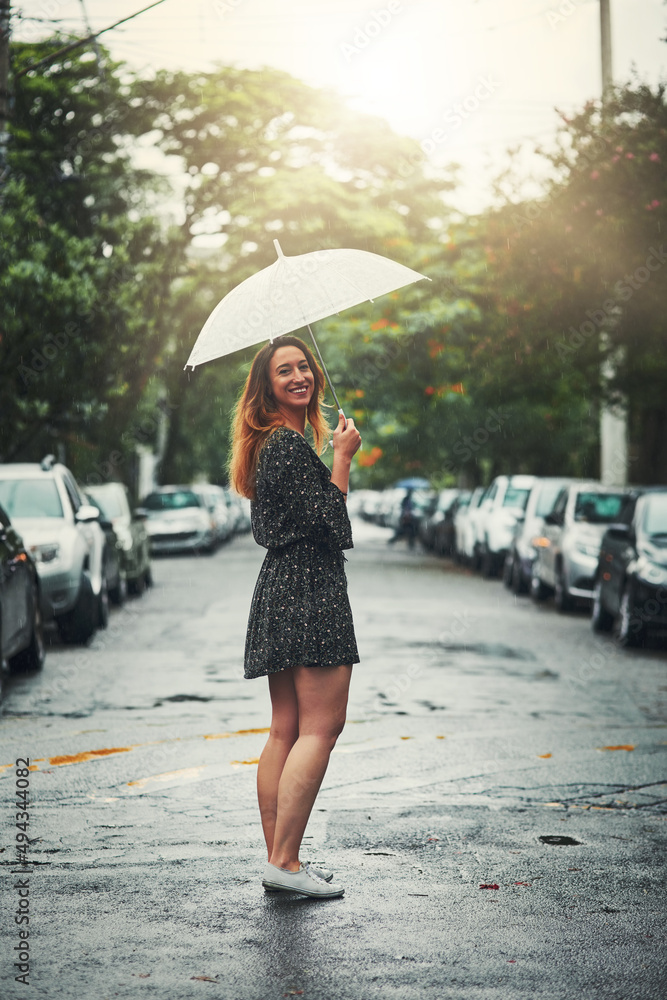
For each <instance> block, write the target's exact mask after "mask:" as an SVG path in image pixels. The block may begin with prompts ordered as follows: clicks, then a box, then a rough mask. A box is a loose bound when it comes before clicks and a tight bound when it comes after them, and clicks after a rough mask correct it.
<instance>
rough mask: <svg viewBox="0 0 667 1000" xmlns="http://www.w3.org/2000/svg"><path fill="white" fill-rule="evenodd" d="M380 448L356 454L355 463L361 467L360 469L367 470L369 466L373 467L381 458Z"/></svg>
mask: <svg viewBox="0 0 667 1000" xmlns="http://www.w3.org/2000/svg"><path fill="white" fill-rule="evenodd" d="M383 454H384V453H383V451H382V448H378V447H377V446H376V447H375V448H371V450H370V451H368V452H364V451H360V452H357V463H358V464H359V465H360V466H361V467H362V469H368V468H370V466H371V465H375V463H376V462H377V461H378V459H380V458H382V455H383Z"/></svg>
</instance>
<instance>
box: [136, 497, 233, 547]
mask: <svg viewBox="0 0 667 1000" xmlns="http://www.w3.org/2000/svg"><path fill="white" fill-rule="evenodd" d="M137 510H138V512H139V514H140V516H141V515H145V516H146V529H147V531H148V536H149V538H150V543H151V552H152V553H153V554H156V553H166V552H204V553H206V554H207V555H210V554H211V553H212V552H213V551H214V549H215V543H216V526H215V521H214V520H213V518H212V517H211V514H210V513H209V511H208V509H207V508H206V504H205V503H204V500H203V498H202V497H201V496H200V495H199V494H198V493H196V492H195V491H194V490H193V489H192V488H191V487H190V486H160V487H158V489H156V490H154V491H153V492H152V493H149V494H148V496H147V497H145V498H144V500H142V502H141V505H140V506H139V507H138V508H137Z"/></svg>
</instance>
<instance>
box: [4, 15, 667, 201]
mask: <svg viewBox="0 0 667 1000" xmlns="http://www.w3.org/2000/svg"><path fill="white" fill-rule="evenodd" d="M148 2H150V0H85V6H86V11H87V15H88V18H89V21H90V23H91V25H92V27H93V29H94V30H98V29H99V28H101V27H104V26H106V25H108V24H111V23H112V22H113V21H116V20H118V19H119V18H121V17H124V16H126V15H127V14H131V13H133V12H134V11H136V10H139V9H140V8H141V7H142V6H146V5H147V4H148ZM12 7H13V9H14V10H15V11H20V12H21V13H22V15H23V16H24V17H25V18H26V20H25V21H22V22H18V21H15V32H14V34H15V37H16V38H17V39H21V38H25V39H27V38H34V37H43V35H44V34H46V33H48V30H49V26H50V24H51V21H50V20H49V19H54V20H55V21H56V26H58V27H60V28H61V29H63V30H68V31H74V32H77V33H83V30H84V22H83V10H82V2H81V0H22V2H21V0H14V2H13V4H12ZM611 9H612V45H613V70H614V79H615V81H616V82H621V81H624V80H627V79H628V78H629V76H630V74H631V71H632V67H633V66H634V67H636V69H637V71H638V73H639V75H640V77H641V78H642V79H644V80H646V81H648V82H651V83H656V82H657V81H658V80H659V79H662V80H667V45H666V44H665V43H664V42H662V41H661V40H660V39H661V38H663V37H665V35H667V6H666V5H665V4H664V3H663V0H611ZM28 18H35V19H44V20H34V21H30V20H27V19H28ZM102 40H103V41H104V44H105V45H106V46H108V47H109V48H110V49H111V51H112V53H113V54H114V56H115V57H117V58H122V59H125V60H127V62H129V63H130V64H132V66H133V67H135V68H137V69H139V70H140V71H141V70H144V71H145V72H146V73H149V72H150V71H151V70H152V69H153V68H156V67H166V68H176V67H181V68H184V69H186V70H197V69H207V68H209V67H210V66H211V65H212V64H213V63H214V62H216V61H219V62H223V63H232V64H235V65H238V66H244V67H250V68H260V67H262V66H265V65H268V66H276V67H278V68H280V69H283V70H287V71H288V72H290V73H292V74H293V75H294V76H296V77H299V78H300V79H302V80H304V81H306V82H307V83H309V84H311V85H313V86H328V87H333V88H335V89H336V90H338V91H339V92H340V93H341V94H343V95H345V96H346V97H347V98H348V99H349V100H350V102H351V103H352V104H353V105H354V106H356V107H358V108H360V109H362V110H364V111H368V112H372V113H375V114H378V115H381V116H382V117H384V118H386V119H387V120H388V121H389V122H390V124H391V125H392V126H393V127H394V129H395V130H396V131H399V132H403V133H405V134H408V135H411V136H414V137H415V138H416V139H418V140H419V141H420V142H423V143H424V148H425V150H426V152H427V153H428V155H429V158H430V159H431V160H432V161H433V162H434V163H436V164H438V163H445V162H448V161H451V160H457V161H458V162H460V163H461V164H462V165H463V166H464V183H463V188H462V190H461V192H460V193H459V196H458V198H457V202H458V204H459V205H460V206H461V207H462V208H464V209H466V210H469V211H476V210H478V209H480V208H482V207H483V206H484V204H486V203H488V200H489V179H490V177H491V176H492V174H493V172H494V170H495V169H497V167H498V166H499V164H500V162H501V160H502V153H503V151H504V150H505V149H506V148H507V146H508V145H510V144H516V143H517V142H519V141H520V140H522V139H526V140H529V139H538V140H542V141H545V140H548V139H549V137H550V136H552V135H553V134H554V131H555V124H556V115H555V112H554V107H555V106H558V107H560V108H562V109H563V110H568V109H572V108H574V107H578V106H580V105H581V104H583V103H584V102H585V101H586V100H587V99H589V98H591V97H597V96H599V93H600V42H599V3H598V0H378V2H376V3H372V2H367V0H165V2H164V3H163V4H161V5H160V6H158V7H156V8H154V9H153V10H150V11H148V12H146V13H144V14H142V15H141V16H140V17H138V18H136V19H135V20H133V21H129V22H128V23H127V24H125V25H122V26H121V27H120V28H117V29H115V30H114V31H112V32H109V33H108V34H106V35H104V36H103V38H102ZM457 106H458V108H457ZM524 162H525V165H526V169H527V170H528V169H531V166H532V163H531V161H530V160H528V159H526V160H525V161H524Z"/></svg>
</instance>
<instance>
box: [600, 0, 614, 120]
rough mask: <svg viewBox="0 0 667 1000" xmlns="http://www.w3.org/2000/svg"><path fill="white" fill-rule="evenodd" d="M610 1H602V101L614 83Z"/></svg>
mask: <svg viewBox="0 0 667 1000" xmlns="http://www.w3.org/2000/svg"><path fill="white" fill-rule="evenodd" d="M609 2H610V0H600V62H601V64H602V100H603V101H604V99H605V95H606V93H607V91H608V90H609V88H610V87H611V85H612V83H613V76H612V69H611V12H610V10H609Z"/></svg>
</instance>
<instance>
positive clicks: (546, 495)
mask: <svg viewBox="0 0 667 1000" xmlns="http://www.w3.org/2000/svg"><path fill="white" fill-rule="evenodd" d="M574 481H575V480H573V479H569V478H562V477H561V478H560V479H557V478H543V479H537V480H536V481H535V484H534V485H533V488H532V490H531V491H530V496H529V497H528V503H527V504H526V510H525V512H524V514H523V516H522V517H520V518H517V523H516V528H515V531H514V538H513V539H512V544H511V546H510V550H509V552H508V554H507V556H506V558H505V566H504V568H503V582H504V583H505V585H506V586H507V587H509V588H510V589H511V590H513V591H514V593H515V594H526V593H528V590H529V588H530V580H531V577H532V574H533V563H534V561H535V555H536V549H537V548H539V546H540V545H542V544H543V543H544V530H543V529H544V518H545V517H546V515H547V514H550V513H551V510H552V508H553V505H554V503H555V502H556V497H557V496H558V494H559V492H560V490H561V487H563V486H565V484H566V483H572V482H574Z"/></svg>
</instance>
